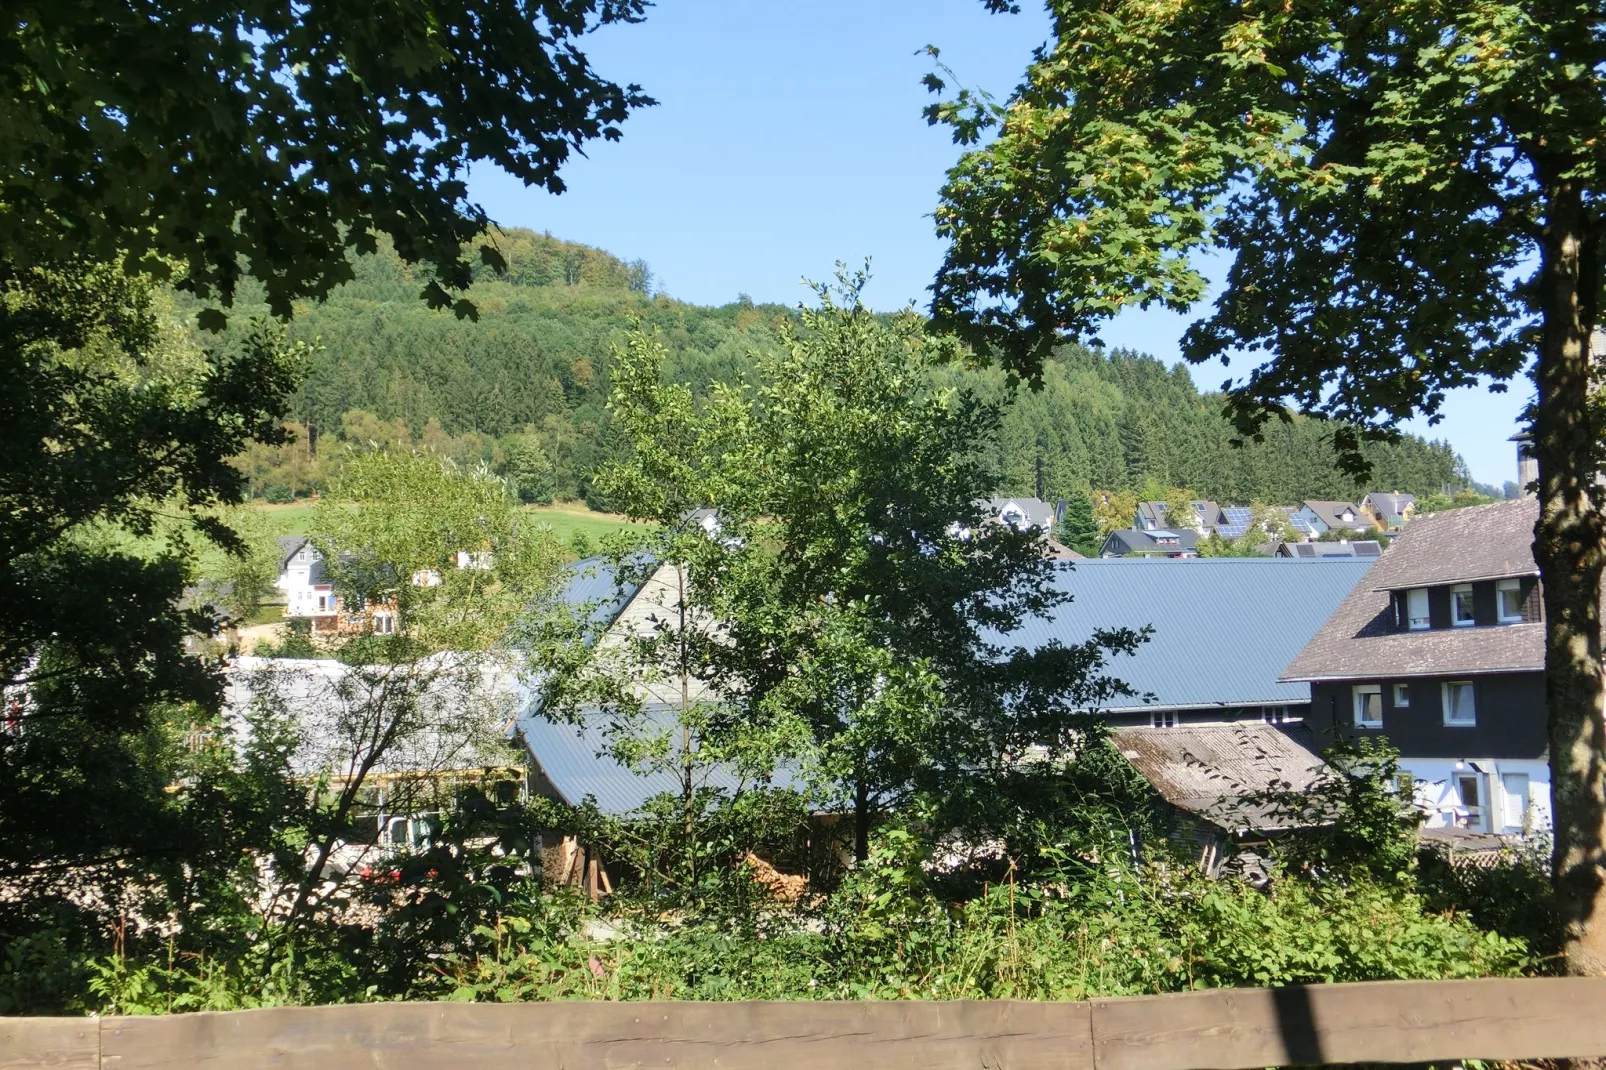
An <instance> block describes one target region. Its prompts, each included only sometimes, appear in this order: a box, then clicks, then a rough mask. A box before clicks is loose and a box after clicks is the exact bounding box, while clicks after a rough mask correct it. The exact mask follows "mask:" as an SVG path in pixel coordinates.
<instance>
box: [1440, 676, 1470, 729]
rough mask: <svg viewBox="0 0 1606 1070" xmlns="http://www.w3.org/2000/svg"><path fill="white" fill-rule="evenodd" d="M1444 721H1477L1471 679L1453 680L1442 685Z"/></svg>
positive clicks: (1451, 723)
mask: <svg viewBox="0 0 1606 1070" xmlns="http://www.w3.org/2000/svg"><path fill="white" fill-rule="evenodd" d="M1444 723H1445V724H1450V725H1474V724H1477V723H1478V708H1477V704H1476V701H1475V699H1474V698H1473V694H1472V681H1471V680H1453V681H1451V682H1449V683H1447V684H1445V685H1444Z"/></svg>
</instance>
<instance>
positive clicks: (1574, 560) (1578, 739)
mask: <svg viewBox="0 0 1606 1070" xmlns="http://www.w3.org/2000/svg"><path fill="white" fill-rule="evenodd" d="M1588 225H1589V224H1588V221H1587V217H1586V210H1585V208H1584V204H1583V197H1582V194H1581V191H1580V190H1579V188H1578V187H1577V186H1574V185H1572V184H1571V183H1568V182H1564V181H1558V182H1556V183H1554V184H1552V185H1551V186H1550V188H1549V191H1548V204H1547V218H1546V221H1545V233H1544V239H1543V245H1542V253H1541V267H1540V301H1541V303H1542V309H1541V311H1542V315H1543V324H1544V334H1543V341H1542V343H1541V348H1540V352H1539V360H1538V366H1537V369H1536V372H1535V379H1536V385H1537V387H1538V401H1537V403H1536V405H1535V407H1534V441H1533V448H1534V455H1535V457H1536V459H1537V460H1538V462H1539V522H1538V524H1537V526H1536V527H1535V530H1534V559H1535V561H1537V562H1538V565H1539V574H1540V577H1541V579H1542V580H1543V586H1544V604H1545V702H1546V706H1547V708H1548V709H1549V742H1550V782H1551V787H1550V790H1551V805H1552V812H1553V814H1554V820H1555V854H1554V857H1553V860H1552V861H1553V866H1554V880H1555V888H1556V899H1557V909H1558V913H1559V915H1560V918H1559V920H1560V923H1561V926H1562V938H1563V950H1564V952H1565V954H1566V958H1567V969H1568V972H1570V973H1574V974H1592V975H1602V974H1606V854H1603V850H1606V770H1603V763H1606V725H1603V721H1602V698H1603V686H1602V683H1603V681H1602V674H1601V622H1600V584H1601V571H1602V522H1601V510H1600V507H1599V505H1598V504H1597V502H1596V501H1595V500H1594V499H1595V496H1596V494H1597V490H1596V485H1595V480H1596V473H1597V471H1598V467H1599V466H1598V463H1597V461H1596V457H1597V456H1598V454H1599V448H1598V445H1597V443H1596V441H1595V439H1596V433H1595V429H1594V426H1593V423H1594V422H1593V420H1592V419H1591V414H1590V391H1591V385H1592V384H1591V378H1592V367H1591V355H1590V329H1591V327H1592V326H1593V321H1594V319H1595V315H1594V309H1593V307H1592V297H1593V289H1592V286H1594V285H1598V281H1597V280H1594V279H1592V278H1590V276H1591V275H1593V274H1594V273H1595V271H1597V270H1598V268H1596V267H1595V265H1594V264H1593V263H1591V262H1590V261H1592V260H1593V259H1594V258H1593V257H1586V255H1585V248H1584V244H1585V236H1586V231H1587V228H1588Z"/></svg>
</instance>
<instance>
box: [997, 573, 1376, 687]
mask: <svg viewBox="0 0 1606 1070" xmlns="http://www.w3.org/2000/svg"><path fill="white" fill-rule="evenodd" d="M1371 566H1372V562H1371V561H1367V560H1356V559H1353V558H1318V559H1314V560H1299V559H1291V558H1280V559H1279V558H1266V557H1260V558H1253V557H1249V558H1235V557H1217V558H1192V559H1183V560H1143V559H1141V558H1108V559H1100V560H1085V561H1077V562H1076V563H1075V565H1074V567H1070V566H1065V567H1063V568H1062V571H1061V572H1060V575H1059V578H1058V580H1057V585H1058V586H1059V588H1060V589H1061V590H1063V591H1066V592H1068V593H1069V594H1070V595H1071V596H1072V599H1073V600H1072V601H1071V602H1070V603H1068V604H1066V605H1063V606H1060V607H1058V608H1056V609H1055V610H1053V611H1052V613H1051V614H1050V615H1049V616H1048V617H1047V618H1038V619H1035V620H1032V621H1028V622H1027V623H1026V624H1024V625H1023V626H1022V627H1021V628H1020V629H1018V630H1017V631H1015V632H1014V633H1012V634H1011V635H1010V636H1008V637H1005V638H1003V640H1002V642H1003V643H1004V644H1005V645H1007V646H1016V645H1019V646H1025V647H1036V646H1038V645H1040V644H1044V643H1047V642H1049V641H1050V640H1054V639H1058V640H1060V641H1061V642H1064V643H1079V642H1085V641H1086V640H1087V639H1089V638H1090V637H1091V636H1092V634H1093V632H1094V630H1095V629H1098V628H1121V627H1126V628H1141V627H1142V626H1143V625H1145V624H1150V625H1153V626H1154V634H1153V635H1152V636H1151V637H1150V639H1149V641H1148V642H1147V643H1144V644H1143V645H1142V646H1140V647H1139V648H1138V650H1137V652H1136V653H1135V654H1132V655H1130V656H1127V655H1115V656H1113V657H1112V658H1111V659H1110V662H1109V664H1108V666H1107V668H1106V672H1107V674H1108V675H1110V676H1113V677H1115V678H1116V679H1119V680H1122V681H1125V682H1126V683H1127V684H1128V685H1129V686H1131V687H1132V688H1133V690H1135V691H1137V692H1138V693H1139V694H1140V695H1144V694H1151V695H1153V696H1154V698H1153V702H1152V703H1148V704H1145V703H1143V701H1142V700H1141V699H1117V700H1116V701H1115V702H1114V703H1113V704H1112V706H1111V708H1112V709H1131V708H1141V707H1142V706H1144V705H1152V706H1163V707H1176V708H1184V709H1186V708H1193V707H1213V706H1221V707H1227V708H1232V707H1237V706H1257V705H1272V704H1279V703H1287V702H1309V701H1310V688H1309V686H1307V685H1305V684H1285V683H1279V682H1278V677H1280V676H1281V675H1282V674H1283V670H1284V669H1286V668H1287V667H1288V664H1289V662H1291V661H1293V660H1294V657H1295V655H1297V654H1298V653H1299V652H1300V650H1302V649H1303V648H1304V646H1305V644H1306V643H1307V642H1309V641H1310V639H1311V637H1312V636H1314V635H1315V634H1316V630H1317V629H1318V628H1320V627H1321V626H1322V624H1323V623H1324V622H1326V620H1327V618H1328V617H1329V616H1331V615H1332V613H1333V611H1334V610H1335V609H1337V608H1338V604H1339V603H1340V602H1341V601H1343V600H1344V597H1345V596H1346V595H1348V594H1349V592H1350V590H1351V589H1352V588H1353V587H1354V586H1355V585H1356V584H1357V583H1359V582H1360V580H1361V577H1363V576H1365V575H1366V572H1367V569H1369V568H1370V567H1371Z"/></svg>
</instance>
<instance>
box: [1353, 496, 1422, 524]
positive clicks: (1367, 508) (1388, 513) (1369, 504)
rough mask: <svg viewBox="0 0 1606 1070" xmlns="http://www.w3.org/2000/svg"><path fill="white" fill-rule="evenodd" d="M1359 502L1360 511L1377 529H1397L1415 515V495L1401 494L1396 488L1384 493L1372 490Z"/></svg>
mask: <svg viewBox="0 0 1606 1070" xmlns="http://www.w3.org/2000/svg"><path fill="white" fill-rule="evenodd" d="M1360 504H1361V512H1362V513H1364V514H1365V515H1366V517H1367V519H1369V520H1371V522H1372V524H1373V525H1374V526H1375V527H1376V528H1377V530H1378V531H1388V532H1393V531H1399V530H1400V529H1401V528H1403V527H1404V526H1405V522H1406V521H1407V520H1410V519H1411V517H1413V516H1415V515H1416V495H1414V494H1401V493H1400V492H1399V491H1397V490H1391V491H1389V492H1388V493H1386V494H1385V493H1383V492H1382V491H1376V490H1374V491H1372V492H1371V493H1370V494H1368V495H1366V496H1365V497H1364V498H1362V499H1361V503H1360Z"/></svg>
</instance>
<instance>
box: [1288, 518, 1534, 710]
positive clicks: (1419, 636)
mask: <svg viewBox="0 0 1606 1070" xmlns="http://www.w3.org/2000/svg"><path fill="white" fill-rule="evenodd" d="M1538 508H1539V507H1538V504H1537V503H1536V502H1535V501H1533V500H1532V499H1523V500H1519V501H1513V502H1500V503H1498V504H1495V505H1478V506H1472V507H1469V508H1466V509H1451V510H1447V511H1445V512H1442V513H1434V514H1431V515H1429V516H1424V517H1418V518H1417V519H1415V520H1413V521H1411V523H1410V525H1409V526H1408V527H1407V528H1406V529H1405V531H1404V532H1403V533H1402V534H1401V535H1400V537H1399V538H1398V539H1396V540H1395V542H1394V545H1393V546H1392V547H1391V548H1390V549H1389V552H1388V553H1386V554H1384V555H1383V557H1382V558H1381V559H1380V560H1379V561H1378V562H1377V564H1376V565H1374V566H1372V571H1371V574H1370V575H1369V576H1368V577H1367V578H1366V581H1365V582H1363V583H1361V584H1359V585H1357V586H1356V588H1355V589H1354V590H1353V591H1351V592H1350V593H1349V597H1347V598H1345V599H1344V601H1343V602H1342V603H1340V605H1339V607H1338V608H1337V609H1336V610H1334V611H1333V615H1332V617H1330V618H1329V619H1328V621H1327V623H1325V624H1323V625H1322V627H1321V629H1320V630H1319V631H1317V633H1316V635H1315V637H1314V638H1313V639H1311V641H1310V642H1309V643H1308V644H1306V646H1305V649H1303V650H1301V651H1300V652H1299V656H1298V657H1296V658H1295V659H1294V660H1293V662H1292V663H1291V664H1290V665H1289V666H1288V669H1287V671H1286V672H1284V673H1283V679H1284V680H1344V679H1376V678H1380V677H1391V676H1451V675H1461V674H1465V673H1474V672H1476V673H1492V672H1532V671H1538V670H1540V669H1542V668H1543V667H1544V663H1545V644H1544V640H1545V630H1544V625H1543V624H1505V625H1500V626H1498V627H1479V628H1434V629H1430V630H1427V631H1419V632H1399V631H1396V630H1395V628H1394V622H1393V618H1392V614H1391V613H1390V609H1389V592H1390V591H1391V590H1398V589H1400V588H1407V587H1424V586H1436V585H1440V584H1447V583H1458V582H1464V581H1466V580H1472V579H1488V578H1491V577H1495V576H1508V575H1522V574H1528V575H1531V574H1533V572H1534V568H1533V556H1532V554H1531V552H1530V550H1529V543H1530V542H1531V540H1532V537H1533V536H1532V534H1531V533H1532V530H1533V524H1534V521H1535V519H1537V517H1538ZM1524 563H1526V567H1525V568H1524V567H1523V564H1524Z"/></svg>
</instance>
